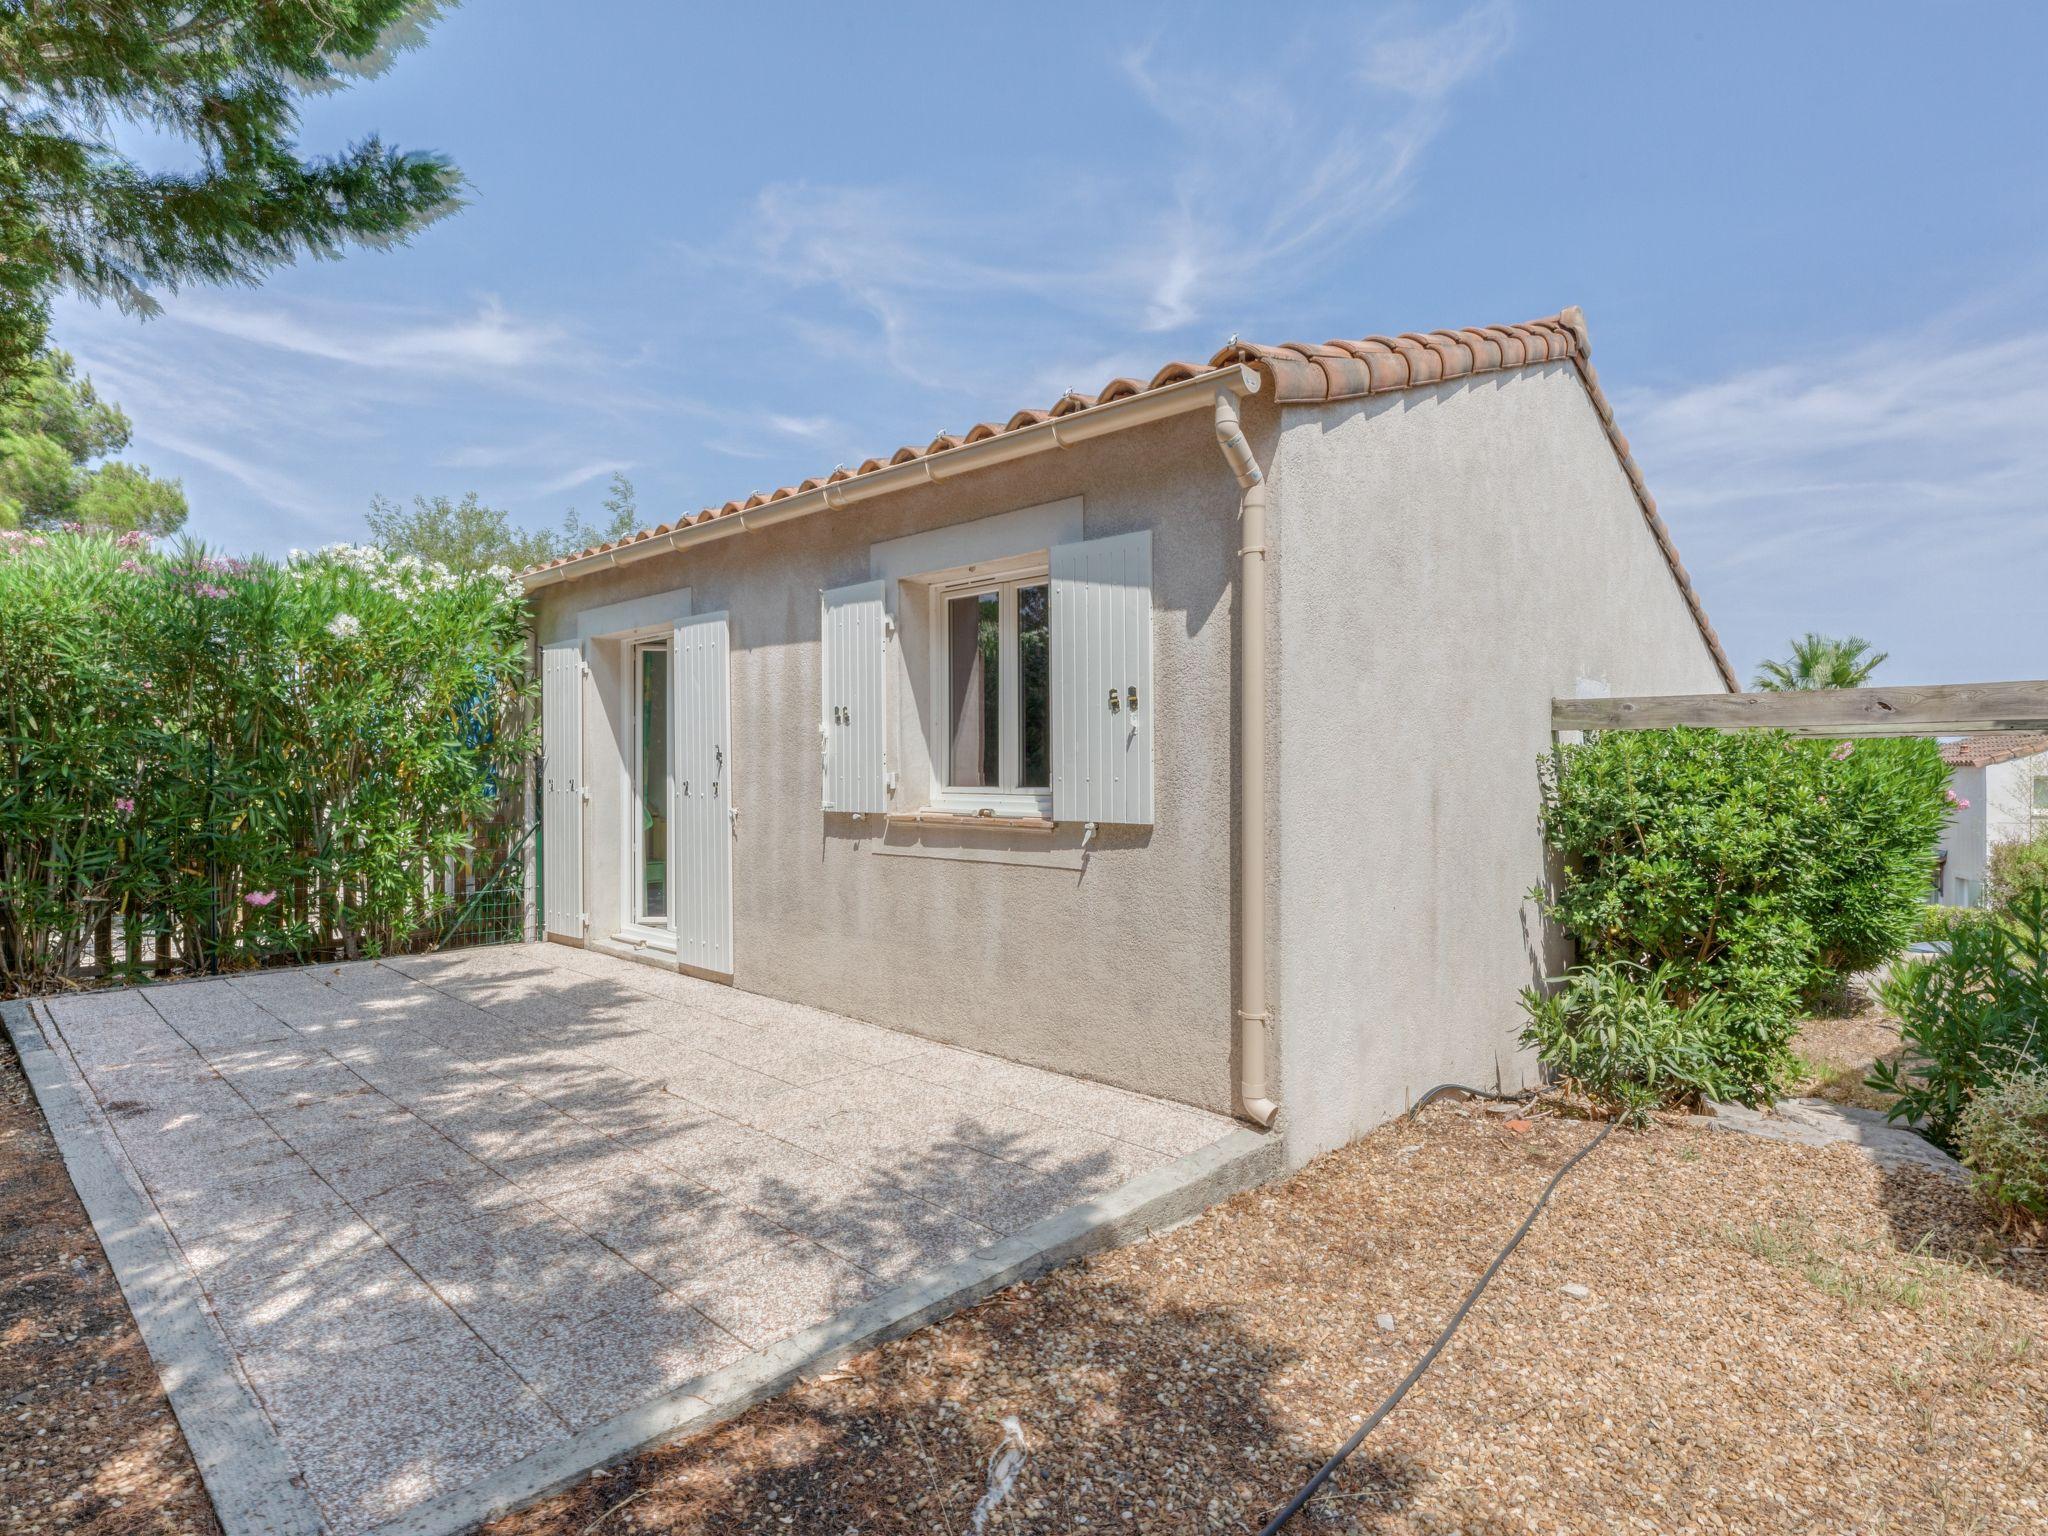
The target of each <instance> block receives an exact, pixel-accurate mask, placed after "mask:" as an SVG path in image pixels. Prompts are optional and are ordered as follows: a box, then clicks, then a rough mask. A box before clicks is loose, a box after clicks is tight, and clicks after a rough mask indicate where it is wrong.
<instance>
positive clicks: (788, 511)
mask: <svg viewBox="0 0 2048 1536" xmlns="http://www.w3.org/2000/svg"><path fill="white" fill-rule="evenodd" d="M1258 389H1259V376H1258V375H1257V374H1256V373H1254V372H1253V371H1252V370H1251V369H1249V368H1246V367H1244V366H1243V365H1242V364H1231V365H1230V366H1228V367H1224V368H1218V369H1215V370H1213V371H1211V372H1209V373H1202V374H1197V375H1196V376H1195V377H1194V378H1192V379H1183V380H1181V381H1180V382H1179V383H1177V384H1162V385H1161V386H1160V387H1159V388H1157V389H1148V390H1146V391H1144V392H1143V393H1142V394H1136V395H1128V396H1126V397H1125V398H1123V399H1121V400H1113V401H1111V402H1110V403H1109V404H1107V405H1091V406H1089V407H1087V408H1086V409H1085V410H1079V411H1075V412H1074V413H1073V414H1072V415H1070V416H1060V417H1055V418H1054V419H1052V420H1050V421H1041V422H1039V423H1037V424H1036V425H1034V426H1029V427H1019V428H1018V429H1017V430H1016V431H1014V432H1000V433H998V434H996V435H995V436H994V437H986V438H983V439H982V440H981V441H980V442H978V443H967V444H964V445H963V446H961V447H958V448H947V449H944V450H942V451H940V452H938V453H934V454H928V455H926V456H925V457H924V458H921V459H911V460H910V461H908V462H907V463H903V464H894V465H891V466H890V467H889V468H887V469H878V470H873V471H871V472H869V473H868V474H865V475H856V476H854V477H853V478H852V479H850V480H841V481H838V482H837V483H835V484H832V485H821V486H817V487H814V488H813V489H811V490H808V491H800V492H798V493H797V494H796V495H794V496H785V497H783V498H782V499H781V500H780V501H770V502H763V503H762V504H761V505H759V506H757V507H751V508H749V509H747V510H746V511H744V512H731V513H728V514H726V515H725V516H724V517H714V518H711V519H709V520H708V521H706V522H701V523H684V524H681V525H679V526H678V527H675V528H671V529H670V530H669V531H668V532H667V533H663V534H657V535H655V536H654V537H653V538H651V539H641V540H639V541H638V542H637V543H633V544H622V545H620V546H619V547H617V548H615V549H607V550H603V551H600V552H599V553H597V554H594V555H585V556H584V557H583V558H582V559H580V560H571V561H570V562H569V563H568V564H567V565H555V566H549V567H547V568H546V569H544V570H538V571H530V572H528V573H527V574H526V575H524V576H522V577H521V578H520V580H521V581H522V582H524V583H525V585H526V590H527V591H529V592H533V591H536V590H538V589H539V588H541V587H551V586H553V585H555V584H556V583H557V582H562V581H569V580H571V579H573V578H575V577H578V576H590V575H594V574H596V573H597V572H599V571H602V570H606V569H609V568H610V567H612V566H615V565H629V564H631V563H632V562H633V561H636V560H645V559H647V558H649V557H650V556H653V555H662V554H667V553H668V552H669V551H670V550H675V549H687V548H689V547H690V546H691V545H694V544H703V543H708V542H709V541H711V540H712V539H722V538H725V537H726V536H727V535H729V534H735V533H744V532H746V530H748V529H749V528H765V527H767V526H768V525H769V524H771V523H780V522H785V521H787V520H788V519H790V518H792V517H803V516H806V515H807V514H809V513H812V512H822V511H824V510H825V509H826V508H827V507H830V508H833V509H834V510H837V509H838V508H840V507H844V506H848V505H850V504H851V503H853V502H856V501H866V500H867V499H868V498H869V497H871V496H886V495H888V494H889V493H890V492H892V491H902V490H908V489H910V488H911V487H913V486H919V485H931V484H933V483H935V482H937V481H940V480H950V479H952V478H953V477H954V476H955V475H964V474H969V473H971V472H973V471H974V470H977V469H986V468H988V467H989V466H991V465H995V464H1007V463H1008V462H1010V461H1011V460H1012V459H1022V458H1027V457H1029V456H1030V455H1032V454H1035V453H1044V452H1046V451H1047V450H1049V449H1053V448H1066V447H1070V446H1072V445H1073V444H1075V443H1084V442H1087V441H1088V440H1089V439H1090V438H1095V437H1101V436H1103V435H1105V434H1106V433H1110V432H1121V431H1122V430H1124V428H1126V427H1138V426H1143V425H1145V424H1146V423H1147V422H1153V421H1162V420H1164V419H1165V418H1166V417H1168V416H1178V415H1180V414H1181V413H1183V412H1185V411H1199V410H1203V409H1206V408H1207V407H1208V405H1209V402H1210V401H1211V400H1212V399H1213V400H1216V401H1219V402H1221V401H1223V400H1233V399H1234V398H1235V397H1236V396H1238V395H1251V394H1257V393H1258Z"/></svg>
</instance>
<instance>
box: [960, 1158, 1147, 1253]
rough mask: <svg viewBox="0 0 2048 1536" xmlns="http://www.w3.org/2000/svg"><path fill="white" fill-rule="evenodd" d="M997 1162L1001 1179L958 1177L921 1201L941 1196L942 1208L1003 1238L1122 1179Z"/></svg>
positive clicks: (1087, 1198) (1103, 1192)
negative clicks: (1006, 1174) (1004, 1175)
mask: <svg viewBox="0 0 2048 1536" xmlns="http://www.w3.org/2000/svg"><path fill="white" fill-rule="evenodd" d="M1003 1166H1004V1167H1006V1168H1008V1169H1010V1170H1011V1176H1010V1177H1009V1178H1007V1179H1003V1180H999V1181H984V1180H975V1181H971V1182H966V1181H963V1182H962V1183H960V1184H959V1185H957V1186H955V1187H953V1188H951V1189H949V1190H947V1191H945V1192H944V1193H943V1194H942V1193H940V1192H938V1191H936V1190H927V1191H922V1193H924V1194H925V1196H926V1198H927V1199H931V1200H934V1201H936V1200H940V1199H943V1200H944V1201H945V1205H946V1209H948V1210H950V1211H954V1212H956V1213H957V1214H959V1215H962V1216H965V1217H967V1218H968V1220H970V1221H974V1222H978V1223H979V1224H980V1225H982V1226H985V1227H987V1228H989V1229H990V1230H991V1231H995V1232H1000V1233H1002V1234H1003V1235H1005V1236H1008V1235H1009V1234H1011V1233H1013V1232H1021V1231H1023V1230H1024V1229H1025V1228H1026V1227H1029V1226H1035V1225H1036V1224H1037V1223H1039V1222H1041V1221H1043V1220H1045V1218H1046V1217H1048V1216H1051V1215H1054V1214H1056V1213H1057V1212H1060V1211H1064V1210H1066V1209H1067V1208H1068V1207H1069V1206H1074V1205H1079V1204H1081V1203H1082V1202H1083V1201H1084V1200H1092V1199H1093V1198H1095V1197H1096V1196H1097V1195H1103V1194H1107V1193H1109V1191H1111V1190H1112V1189H1115V1188H1117V1187H1118V1186H1119V1185H1120V1184H1122V1183H1123V1182H1125V1181H1124V1180H1121V1179H1118V1178H1116V1177H1114V1176H1112V1175H1106V1174H1102V1175H1086V1174H1082V1175H1075V1174H1046V1173H1034V1172H1032V1171H1031V1170H1029V1169H1026V1168H1021V1167H1019V1166H1018V1165H1016V1164H1014V1163H1009V1164H1004V1165H1003Z"/></svg>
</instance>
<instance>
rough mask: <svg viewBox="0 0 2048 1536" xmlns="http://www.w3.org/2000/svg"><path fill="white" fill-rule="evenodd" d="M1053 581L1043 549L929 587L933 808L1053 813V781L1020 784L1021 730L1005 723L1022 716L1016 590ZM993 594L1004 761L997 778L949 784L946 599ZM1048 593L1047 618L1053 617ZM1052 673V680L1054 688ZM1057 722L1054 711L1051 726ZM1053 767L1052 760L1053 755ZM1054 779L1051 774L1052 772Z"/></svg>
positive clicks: (949, 686)
mask: <svg viewBox="0 0 2048 1536" xmlns="http://www.w3.org/2000/svg"><path fill="white" fill-rule="evenodd" d="M1051 585H1052V568H1051V565H1050V563H1049V562H1048V560H1047V558H1046V557H1045V555H1044V554H1042V553H1041V554H1038V555H1032V556H1028V557H1022V558H1021V559H1020V560H1005V561H1000V562H987V563H984V564H983V565H981V566H979V567H977V568H976V574H973V575H969V576H963V577H960V578H958V579H956V580H952V581H946V582H938V583H934V584H933V586H932V588H931V621H930V634H931V636H932V645H931V651H932V691H931V697H932V700H933V706H932V711H931V713H932V722H931V732H930V735H931V763H932V796H931V800H932V803H931V809H933V810H935V811H953V812H958V813H961V814H964V815H976V816H978V815H981V814H982V813H983V812H986V813H988V814H989V815H992V816H1036V817H1040V818H1043V819H1050V818H1051V816H1052V786H1051V785H1050V784H1047V785H1045V786H1043V787H1042V788H1039V787H1022V786H1019V785H1018V783H1017V780H1018V778H1019V777H1020V776H1021V773H1022V764H1023V758H1024V742H1023V732H1022V731H1021V730H1018V729H1016V728H1015V726H1014V724H1013V725H1012V727H1011V728H1010V729H1008V730H1005V729H1003V728H1002V727H1003V724H1004V722H1015V721H1017V720H1018V719H1019V718H1020V717H1019V710H1018V705H1019V703H1020V695H1019V689H1020V687H1021V684H1022V670H1023V668H1022V662H1021V660H1020V657H1019V651H1018V640H1017V589H1018V588H1020V587H1033V586H1043V587H1046V588H1048V589H1049V588H1050V587H1051ZM985 592H994V593H996V594H997V601H998V603H999V605H1000V606H999V609H998V619H997V622H998V624H999V625H1000V627H1001V635H1002V639H1001V645H1000V648H999V651H998V655H997V662H998V668H997V670H998V683H997V689H996V708H997V711H998V713H999V719H998V722H997V730H998V736H997V740H998V743H999V761H998V763H997V774H996V777H997V779H998V781H999V782H998V784H997V785H994V786H990V785H979V784H970V785H957V786H956V785H954V784H951V783H949V782H948V780H949V779H950V777H951V774H952V768H953V718H952V701H953V689H952V667H953V644H952V630H951V627H950V626H949V625H948V623H947V613H946V605H947V604H948V603H950V602H951V601H952V600H953V599H955V598H960V597H969V596H973V595H975V594H978V593H985ZM1050 596H1051V594H1050V591H1048V593H1047V597H1048V611H1047V619H1046V622H1047V623H1048V624H1050V623H1051V612H1050ZM1052 685H1053V679H1051V678H1050V677H1049V678H1048V679H1047V687H1048V690H1050V688H1051V687H1052ZM1051 722H1052V714H1051V711H1050V710H1049V711H1048V716H1047V728H1048V729H1050V727H1051ZM1047 766H1048V768H1050V766H1051V757H1050V753H1048V756H1047ZM1047 777H1048V778H1050V777H1051V774H1050V773H1048V774H1047Z"/></svg>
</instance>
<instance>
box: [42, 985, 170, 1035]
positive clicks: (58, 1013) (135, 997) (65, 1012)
mask: <svg viewBox="0 0 2048 1536" xmlns="http://www.w3.org/2000/svg"><path fill="white" fill-rule="evenodd" d="M43 1006H44V1007H45V1008H47V1009H48V1010H49V1014H50V1017H51V1018H52V1019H53V1020H55V1021H56V1024H57V1028H58V1030H59V1031H60V1032H62V1033H63V1034H64V1035H65V1036H66V1037H67V1038H68V1037H69V1035H70V1033H71V1031H72V1030H74V1029H75V1030H78V1031H79V1032H80V1033H87V1032H89V1031H92V1030H96V1029H109V1030H110V1029H113V1028H116V1027H119V1026H121V1025H128V1026H131V1027H132V1026H147V1025H149V1024H150V1022H151V1021H152V1020H155V1019H156V1018H157V1014H156V1010H155V1009H153V1008H151V1007H150V1006H149V1004H148V1003H147V1002H145V1001H144V1000H143V997H142V994H141V992H140V991H138V990H137V989H136V988H133V987H109V988H107V989H106V990H105V991H101V992H76V993H73V994H72V995H70V996H69V997H50V998H45V999H43Z"/></svg>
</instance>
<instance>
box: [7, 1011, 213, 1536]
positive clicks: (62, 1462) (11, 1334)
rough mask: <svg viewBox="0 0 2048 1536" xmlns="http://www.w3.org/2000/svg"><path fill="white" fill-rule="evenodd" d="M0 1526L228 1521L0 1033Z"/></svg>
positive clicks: (157, 1526)
mask: <svg viewBox="0 0 2048 1536" xmlns="http://www.w3.org/2000/svg"><path fill="white" fill-rule="evenodd" d="M0 1531H5V1532H9V1533H12V1532H17V1531H20V1532H28V1531H65V1532H89V1533H95V1536H159V1533H161V1536H173V1533H176V1536H218V1533H219V1531H220V1526H219V1524H218V1523H217V1522H216V1521H215V1520H214V1518H213V1506H212V1505H211V1504H210V1503H208V1502H207V1498H206V1492H205V1489H204V1488H203V1487H202V1485H201V1484H200V1481H199V1474H198V1471H197V1470H196V1469H195V1468H194V1467H193V1465H192V1457H191V1455H190V1454H189V1453H188V1452H187V1451H186V1449H185V1441H184V1437H183V1436H181V1435H180V1434H179V1433H178V1424H177V1420H176V1419H174V1418H173V1417H172V1416H171V1406H170V1403H169V1402H168V1401H167V1400H166V1399H165V1397H164V1392H163V1387H162V1385H161V1384H160V1383H159V1382H158V1381H157V1377H156V1370H155V1368H154V1366H152V1365H151V1363H150V1359H149V1351H148V1350H146V1349H144V1348H143V1345H142V1336H141V1335H140V1334H138V1333H137V1332H136V1331H135V1324H134V1321H133V1320H132V1319H131V1318H130V1317H129V1316H128V1306H127V1303H126V1302H124V1301H123V1300H122V1299H121V1288H120V1286H118V1285H117V1284H115V1282H114V1272H113V1270H111V1269H110V1268H108V1266H107V1256H106V1255H105V1254H104V1253H102V1252H101V1251H100V1245H99V1239H98V1238H96V1237H95V1236H94V1235H93V1230H92V1224H91V1223H90V1222H89V1221H87V1220H86V1216H85V1209H84V1207H83V1206H81V1205H80V1204H79V1203H78V1196H77V1195H76V1194H75V1193H74V1192H73V1191H72V1188H71V1180H70V1177H69V1176H68V1175H67V1174H66V1173H65V1172H64V1159H63V1157H62V1156H61V1155H60V1154H59V1153H58V1151H57V1144H56V1142H55V1141H53V1140H52V1139H51V1137H50V1130H49V1127H48V1126H47V1125H45V1124H44V1123H43V1115H42V1111H41V1110H40V1109H39V1108H37V1106H36V1101H35V1095H34V1094H33V1093H32V1092H31V1091H30V1089H29V1086H28V1079H27V1078H25V1077H23V1076H22V1073H21V1063H20V1062H19V1061H18V1060H17V1059H16V1058H15V1055H14V1048H13V1047H12V1046H11V1045H9V1044H7V1043H6V1041H5V1038H4V1037H0Z"/></svg>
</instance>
